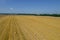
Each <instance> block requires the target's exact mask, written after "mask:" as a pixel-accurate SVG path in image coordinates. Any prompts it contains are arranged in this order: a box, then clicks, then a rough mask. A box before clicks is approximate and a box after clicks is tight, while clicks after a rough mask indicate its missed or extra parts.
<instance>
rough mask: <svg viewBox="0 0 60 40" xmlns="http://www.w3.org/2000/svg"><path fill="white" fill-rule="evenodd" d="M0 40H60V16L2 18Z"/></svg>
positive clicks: (0, 21)
mask: <svg viewBox="0 0 60 40" xmlns="http://www.w3.org/2000/svg"><path fill="white" fill-rule="evenodd" d="M0 40H60V18H55V17H39V16H17V15H16V16H13V15H12V16H6V17H4V18H2V19H0Z"/></svg>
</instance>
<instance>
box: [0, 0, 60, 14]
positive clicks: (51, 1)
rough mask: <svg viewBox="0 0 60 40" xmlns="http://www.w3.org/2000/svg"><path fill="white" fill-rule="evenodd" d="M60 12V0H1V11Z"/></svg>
mask: <svg viewBox="0 0 60 40" xmlns="http://www.w3.org/2000/svg"><path fill="white" fill-rule="evenodd" d="M56 12H57V13H60V0H0V13H56Z"/></svg>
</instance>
